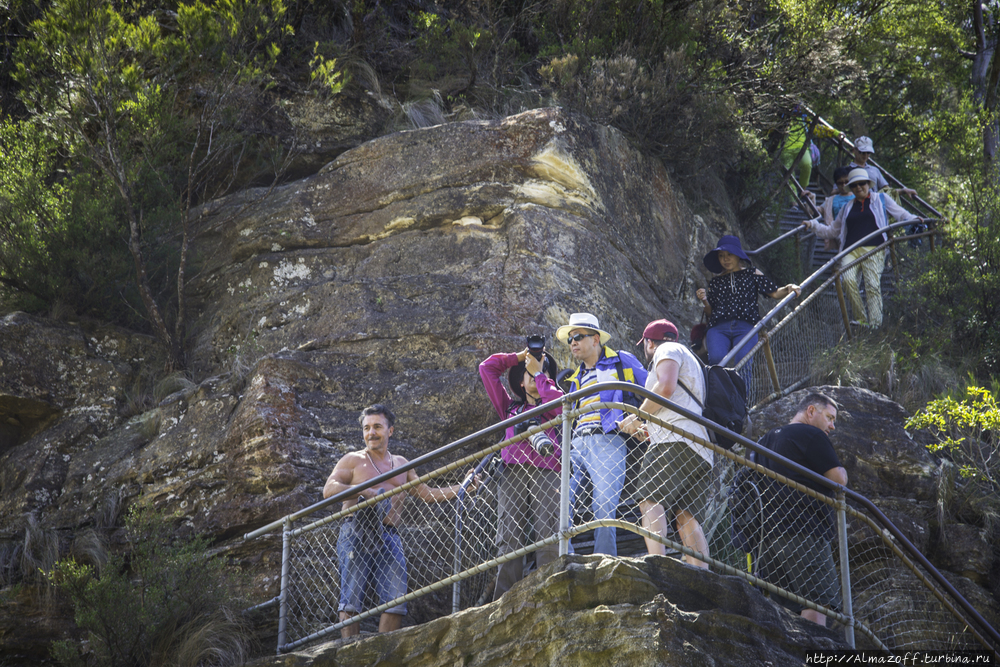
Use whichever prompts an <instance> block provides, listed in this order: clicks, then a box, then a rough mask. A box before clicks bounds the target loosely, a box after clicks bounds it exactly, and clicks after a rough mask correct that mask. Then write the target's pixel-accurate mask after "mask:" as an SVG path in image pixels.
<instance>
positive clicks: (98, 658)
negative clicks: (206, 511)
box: [50, 508, 251, 667]
mask: <svg viewBox="0 0 1000 667" xmlns="http://www.w3.org/2000/svg"><path fill="white" fill-rule="evenodd" d="M125 535H126V539H127V542H128V548H129V549H128V552H127V553H125V554H112V555H110V556H108V558H107V561H106V562H105V563H104V566H103V567H102V568H101V572H100V574H99V575H98V574H97V573H96V572H95V569H94V567H93V566H92V565H88V564H81V563H80V562H79V561H77V560H75V559H73V558H70V559H65V560H61V561H59V562H58V563H57V564H56V566H55V568H54V569H53V571H52V574H51V575H50V579H51V580H52V581H53V582H54V583H55V584H56V586H57V587H58V588H59V590H60V591H62V592H63V593H65V594H66V595H68V596H69V598H70V600H71V602H72V604H73V608H74V612H75V620H76V623H77V625H78V626H79V627H80V628H82V629H83V630H86V632H87V637H88V644H89V650H88V651H87V652H86V653H84V652H81V650H80V649H81V646H80V645H78V644H76V643H75V642H72V641H69V640H63V641H60V642H56V643H55V644H54V645H53V649H52V653H53V656H54V657H55V658H56V659H57V660H58V661H59V662H60V663H62V664H64V665H72V666H74V667H76V666H84V665H85V666H87V667H97V666H101V667H103V666H109V667H111V666H126V665H128V666H132V665H164V664H170V665H178V666H180V665H190V666H191V667H195V666H196V665H201V666H206V667H207V666H209V665H218V666H221V665H238V664H242V663H243V662H245V661H246V659H247V658H248V657H249V655H250V648H251V642H250V640H249V634H248V632H247V628H246V627H245V625H244V623H243V621H242V620H241V614H240V611H239V610H240V609H242V608H243V606H244V605H243V604H242V602H241V601H240V600H239V599H238V597H237V596H236V594H235V590H236V585H235V582H234V580H233V578H232V577H231V576H230V575H229V574H228V573H227V571H226V569H225V563H224V562H223V561H222V560H220V559H212V558H210V557H209V554H208V546H209V545H208V541H207V540H206V539H205V538H203V537H195V538H193V539H190V540H176V539H173V538H172V537H171V535H170V527H169V524H168V522H167V520H166V518H165V517H163V516H162V515H159V514H157V513H155V512H153V511H150V510H136V509H134V508H133V509H132V510H131V511H130V513H129V514H128V517H127V520H126V528H125Z"/></svg>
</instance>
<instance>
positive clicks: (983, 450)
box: [906, 385, 1000, 494]
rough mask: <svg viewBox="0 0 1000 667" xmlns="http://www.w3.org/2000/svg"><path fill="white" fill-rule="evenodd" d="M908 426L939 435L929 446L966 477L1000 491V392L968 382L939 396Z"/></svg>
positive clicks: (935, 436)
mask: <svg viewBox="0 0 1000 667" xmlns="http://www.w3.org/2000/svg"><path fill="white" fill-rule="evenodd" d="M906 428H908V429H926V430H928V431H929V432H930V433H931V434H932V435H933V436H934V438H935V442H934V443H933V444H931V445H928V449H930V450H931V451H932V452H934V453H937V454H943V455H944V456H947V457H948V458H949V459H951V460H952V462H953V463H955V465H957V466H958V468H959V471H960V473H961V475H962V477H965V478H966V479H971V480H974V481H976V482H978V483H980V484H982V485H984V486H986V487H988V488H990V489H991V490H992V491H993V493H994V494H995V493H997V492H1000V406H998V405H997V397H996V394H995V393H993V392H991V391H990V390H989V389H984V388H983V387H976V386H972V385H970V386H968V387H966V388H965V390H964V391H963V392H961V393H959V394H958V395H957V396H955V395H947V396H944V397H942V398H938V399H935V400H933V401H931V402H930V403H928V404H927V406H926V407H925V408H923V409H922V410H920V411H919V412H917V413H916V414H915V415H913V416H912V417H910V418H909V419H908V420H907V421H906Z"/></svg>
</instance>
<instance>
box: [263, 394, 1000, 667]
mask: <svg viewBox="0 0 1000 667" xmlns="http://www.w3.org/2000/svg"><path fill="white" fill-rule="evenodd" d="M607 390H620V391H622V392H626V391H627V392H631V393H633V394H635V395H637V396H640V397H642V398H646V399H649V400H651V401H653V402H654V403H656V404H658V405H660V406H663V407H666V408H668V409H669V410H671V411H673V412H675V413H676V414H678V415H680V416H682V417H684V418H686V419H689V420H691V421H693V422H695V423H698V424H700V425H702V426H704V427H705V428H707V429H710V430H712V431H714V432H716V433H718V434H720V435H723V436H725V437H727V438H729V439H731V440H733V441H735V442H737V443H739V444H741V445H743V447H744V448H745V449H746V450H747V451H754V452H758V453H766V456H767V458H768V459H770V460H772V461H776V462H778V463H780V464H781V465H784V466H785V467H787V468H789V469H791V470H795V471H796V472H798V473H799V474H801V475H803V476H804V477H806V478H808V479H810V480H812V481H814V482H816V483H818V484H820V485H822V486H823V487H825V488H827V489H830V490H831V491H832V492H833V495H836V496H837V497H839V498H850V499H851V500H853V501H854V502H856V503H858V504H860V505H862V506H863V507H864V508H865V509H866V510H867V511H868V512H870V513H871V515H872V516H874V517H875V520H876V521H877V522H878V524H880V526H881V527H882V528H883V529H884V530H886V531H887V532H888V533H889V534H891V535H892V536H893V538H895V539H896V541H897V542H898V544H899V545H900V546H901V548H902V549H903V550H904V551H906V552H908V553H909V555H910V556H912V557H913V558H914V559H915V560H916V561H917V562H919V563H920V565H921V566H922V567H923V568H924V569H925V570H926V571H927V572H928V573H930V575H931V577H932V578H933V579H934V581H935V582H936V583H937V584H938V585H939V586H940V587H941V589H943V590H944V591H945V592H946V593H947V594H948V596H949V597H950V598H951V599H953V600H954V601H955V602H956V603H957V604H958V605H959V607H961V609H962V610H963V611H964V612H965V613H966V614H968V616H969V618H971V619H972V620H973V621H974V622H975V623H976V625H977V626H979V627H980V628H981V629H982V630H983V631H984V634H986V635H988V636H989V637H990V639H991V640H992V641H993V642H995V647H996V646H1000V633H997V631H996V630H995V629H994V628H993V627H992V626H991V625H990V624H989V623H988V622H987V621H986V620H985V619H984V618H983V617H982V615H981V614H980V613H979V612H978V611H977V610H976V609H975V608H974V607H973V606H972V605H971V604H970V603H969V602H968V600H966V599H965V598H964V596H962V595H961V593H959V592H958V591H957V590H956V589H955V588H954V586H952V585H951V583H950V582H948V580H947V579H946V578H945V577H944V576H943V575H942V574H941V573H940V572H939V571H938V570H937V569H936V568H935V567H934V566H933V565H932V564H931V563H930V562H929V561H928V560H927V559H926V557H925V556H924V555H923V554H921V553H920V552H919V550H917V548H916V547H915V546H913V544H912V543H911V542H910V541H909V540H908V539H907V538H906V537H905V535H903V534H902V532H901V531H900V530H899V529H898V528H896V526H895V525H894V524H893V523H892V522H891V521H890V520H889V519H888V518H887V517H886V516H885V515H884V514H883V513H882V512H881V511H880V510H878V508H877V507H876V506H875V505H874V504H873V503H872V502H871V501H869V500H868V499H867V498H866V497H864V496H862V495H861V494H860V493H858V492H856V491H852V490H850V489H847V488H845V487H843V486H841V485H840V484H837V483H836V482H833V481H832V480H830V479H828V478H826V477H823V476H822V475H819V474H818V473H815V472H813V471H811V470H808V469H806V468H803V467H801V466H799V465H798V464H796V463H795V462H793V461H790V460H788V459H786V458H785V457H783V456H781V455H779V454H777V453H775V452H773V451H771V450H767V449H765V448H764V447H762V446H760V445H758V444H757V443H756V442H753V441H752V440H750V439H748V438H746V437H744V436H742V435H740V434H737V433H734V432H733V431H730V430H729V429H726V428H725V427H722V426H720V425H719V424H716V423H715V422H712V421H711V420H708V419H706V418H705V417H703V416H702V415H700V414H697V413H694V412H691V411H689V410H687V409H685V408H683V407H681V406H678V405H676V404H675V403H673V402H672V401H670V400H669V399H665V398H663V397H662V396H660V395H658V394H654V393H653V392H650V391H649V390H647V389H645V388H644V387H641V386H638V385H635V384H631V383H626V382H618V381H612V382H602V383H599V384H595V385H590V386H588V387H586V388H583V389H580V390H578V391H576V392H572V393H570V394H567V395H565V396H563V397H562V398H561V399H559V400H558V401H553V402H550V403H547V404H543V405H540V406H537V407H536V408H534V409H532V410H529V411H526V412H525V413H523V414H520V415H515V416H514V417H511V418H509V419H507V420H504V421H503V422H500V423H499V424H496V425H494V426H492V427H490V428H487V429H482V430H481V431H478V432H476V433H475V434H473V435H471V436H468V437H466V438H462V439H460V440H458V441H455V442H454V443H451V444H450V445H446V446H444V447H441V448H438V449H437V450H435V452H432V453H430V454H427V455H424V456H421V457H419V458H418V459H415V460H414V462H418V461H419V462H426V461H427V460H428V458H429V457H430V458H435V457H440V456H443V455H444V454H447V453H450V452H452V451H454V450H455V449H457V448H458V446H465V445H466V444H468V443H469V442H470V441H472V440H475V439H478V438H482V437H484V436H485V435H487V434H489V433H491V432H493V431H496V430H498V429H500V428H503V429H504V430H506V428H507V427H508V426H510V425H512V424H513V423H516V422H518V421H523V420H525V419H529V418H531V417H532V416H535V415H536V414H540V413H542V412H547V411H549V410H551V409H552V408H554V407H555V406H556V405H558V404H562V405H563V406H567V405H570V404H572V403H573V402H574V401H576V400H578V399H580V398H582V397H585V396H589V395H591V394H594V393H598V392H601V391H607ZM609 405H613V406H614V407H618V408H623V409H626V410H628V411H630V412H632V411H633V409H632V408H631V406H625V405H622V404H609ZM563 412H564V414H563V419H564V420H565V419H566V418H568V417H570V416H572V415H574V414H576V413H577V412H578V411H577V410H565V409H564V411H563ZM643 416H644V417H647V418H650V417H652V418H653V420H655V421H657V422H659V420H658V419H657V418H655V417H653V416H651V415H649V414H647V413H643ZM661 425H664V426H666V427H667V428H669V429H671V430H674V431H675V432H680V433H682V434H683V435H684V437H688V438H690V439H692V440H693V441H697V442H700V443H701V444H703V445H707V446H708V447H710V448H711V449H713V450H714V451H716V452H717V453H719V454H721V455H724V456H726V457H728V458H730V459H733V460H735V461H738V462H741V463H743V464H744V465H746V464H747V463H749V462H748V461H747V460H746V459H745V458H744V457H741V456H739V455H738V454H735V453H733V452H731V451H727V450H724V449H721V448H719V447H718V446H716V445H714V444H712V443H709V442H706V441H704V440H703V439H702V438H700V437H698V436H694V435H693V434H689V433H686V432H684V431H682V430H679V429H677V427H674V426H673V425H672V424H665V423H664V424H661ZM564 436H565V434H564ZM519 437H527V434H522V436H519ZM506 442H507V441H504V442H501V443H498V444H497V445H492V446H491V447H490V449H494V448H496V447H497V446H501V445H504V444H506ZM460 443H461V444H460ZM468 458H469V457H466V460H467V459H468ZM411 463H413V462H411ZM751 465H752V466H753V467H757V466H756V464H751ZM412 467H413V466H412V465H408V466H406V467H405V469H407V470H409V469H412ZM446 468H447V467H446ZM403 469H404V467H403V466H401V467H400V468H397V469H396V470H395V471H394V473H395V474H396V475H398V474H399V473H400V472H401V471H403ZM764 470H765V469H763V468H762V471H764ZM771 472H772V473H773V471H771ZM774 475H777V477H781V475H779V474H777V473H774ZM379 481H380V480H378V479H377V478H374V479H373V480H369V482H366V483H364V484H360V485H357V486H355V487H352V488H351V489H349V490H348V491H346V492H344V493H342V494H337V495H336V496H333V497H331V498H328V499H326V500H325V501H323V502H320V503H316V504H314V505H312V506H310V507H309V508H306V509H305V510H302V511H300V512H297V513H296V514H295V515H289V516H288V517H285V518H284V519H282V520H281V521H279V522H276V523H277V524H278V525H281V526H285V527H286V531H285V535H286V537H285V540H284V541H285V543H286V545H287V542H288V530H287V527H288V526H290V523H291V517H292V516H298V517H301V516H305V515H307V514H308V513H310V512H311V511H317V510H318V509H321V508H322V507H325V506H327V505H329V504H330V503H332V502H336V501H337V500H338V499H341V498H342V497H346V496H350V495H354V494H356V493H357V492H358V491H359V490H363V489H366V488H369V487H370V486H371V485H372V484H377V483H379ZM381 481H384V478H383V480H381ZM789 482H790V486H793V487H795V488H799V489H800V490H802V491H804V492H806V493H808V494H809V495H812V496H814V497H816V498H819V499H820V500H823V499H824V496H822V494H817V493H816V492H815V491H812V490H811V489H808V488H807V487H803V486H801V485H799V484H797V483H795V482H791V481H790V480H787V478H785V483H789ZM395 491H400V489H396V490H394V492H395ZM375 500H376V499H372V500H371V501H369V502H374V501H375ZM824 502H827V503H831V502H836V501H833V500H832V499H831V498H830V497H828V496H826V497H825V500H824ZM351 509H355V508H351ZM307 510H309V511H310V512H307ZM318 523H321V522H317V524H318ZM270 525H273V524H269V526H270ZM588 525H589V524H588ZM269 526H264V527H263V528H261V529H258V530H257V531H254V532H252V533H248V534H247V536H246V538H247V539H249V538H251V537H255V536H257V535H261V534H264V533H265V532H267V530H266V529H267V528H268V527H269ZM634 529H635V527H634V526H633V527H629V530H634ZM574 530H575V529H574ZM563 533H566V531H564V530H563V531H560V535H559V536H552V538H547V539H553V540H554V539H555V538H556V537H558V538H559V539H560V541H562V540H564V539H567V535H568V533H567V534H563ZM653 537H654V538H658V536H653ZM671 543H672V541H671ZM680 546H681V547H682V548H681V549H680V550H681V551H682V552H684V553H687V552H688V551H690V550H689V549H687V548H686V547H683V545H680ZM689 555H694V556H695V557H698V554H696V553H694V552H692V553H691V554H689ZM508 556H511V557H513V555H512V554H508ZM518 557H519V556H518ZM504 558H506V557H504ZM712 560H713V562H716V561H715V560H714V559H712ZM723 565H724V564H723ZM482 567H485V565H484V564H480V566H477V567H476V568H473V569H475V570H477V571H481V569H482ZM723 569H724V570H725V571H726V572H727V573H730V574H732V573H733V572H729V570H731V569H732V568H731V567H729V566H724V567H723ZM282 570H283V572H282V576H283V578H284V577H285V576H286V575H287V573H286V571H285V564H283V567H282ZM740 574H741V575H742V574H743V573H740ZM461 578H462V577H461V573H456V574H454V575H452V576H451V577H449V578H448V579H447V581H445V582H443V585H447V584H449V583H454V582H456V581H459V580H460V579H461ZM921 581H922V582H923V580H922V579H921ZM764 583H767V582H764ZM923 583H925V585H926V582H923ZM767 587H768V588H769V589H770V588H775V589H776V592H779V593H780V594H782V595H784V594H786V593H787V591H783V590H778V589H777V587H774V586H772V585H770V584H769V585H768V586H767ZM283 588H284V586H283ZM420 593H421V591H414V592H412V593H408V594H407V596H406V599H408V600H409V599H414V598H415V597H417V596H418V594H420ZM271 602H273V601H269V603H271ZM269 603H265V605H266V604H269ZM810 604H814V603H811V602H810ZM259 606H263V605H258V607H259ZM383 606H384V605H383ZM945 607H946V608H948V609H949V611H951V612H952V613H955V610H954V609H952V608H951V606H950V605H945ZM380 610H381V607H379V608H377V609H373V610H369V612H370V614H374V613H377V612H378V611H380ZM823 611H832V610H823ZM367 615H369V614H368V613H366V614H365V616H367ZM831 616H833V617H835V618H840V619H841V620H846V621H849V622H850V621H854V620H856V619H853V618H850V619H848V618H847V617H846V616H844V615H843V614H840V613H837V612H833V613H832V614H831ZM354 620H360V615H359V617H355V619H354ZM344 624H345V623H343V622H341V623H338V624H335V625H334V626H332V627H330V628H327V630H325V631H323V632H322V633H317V634H316V635H311V636H310V637H317V636H318V635H320V634H322V635H325V634H328V633H329V632H332V631H333V630H335V629H336V628H339V627H341V626H342V625H344ZM851 627H853V626H851ZM862 629H863V628H862ZM280 634H281V635H282V636H283V633H280ZM866 634H867V633H866ZM974 634H975V633H974ZM975 636H977V639H978V638H979V635H978V634H976V635H975ZM302 641H303V640H300V641H298V642H295V645H300V644H301V643H302ZM980 641H981V640H980ZM995 647H994V649H993V650H994V651H996V648H995ZM279 650H280V648H279Z"/></svg>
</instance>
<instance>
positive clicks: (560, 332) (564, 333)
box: [556, 313, 611, 345]
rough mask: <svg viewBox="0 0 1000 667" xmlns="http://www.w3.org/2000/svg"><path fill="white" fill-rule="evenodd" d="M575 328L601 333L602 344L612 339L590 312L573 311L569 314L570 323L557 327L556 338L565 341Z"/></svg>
mask: <svg viewBox="0 0 1000 667" xmlns="http://www.w3.org/2000/svg"><path fill="white" fill-rule="evenodd" d="M573 329H593V330H594V331H596V332H597V333H599V334H601V345H603V344H604V343H607V342H608V341H609V340H611V334H609V333H608V332H607V331H605V330H604V329H602V328H601V323H600V322H598V321H597V318H596V317H594V316H593V315H591V314H590V313H573V314H572V315H570V316H569V324H564V325H563V326H561V327H559V328H558V329H556V338H557V339H558V340H560V341H562V342H563V343H565V342H567V340H568V339H569V332H570V331H572V330H573Z"/></svg>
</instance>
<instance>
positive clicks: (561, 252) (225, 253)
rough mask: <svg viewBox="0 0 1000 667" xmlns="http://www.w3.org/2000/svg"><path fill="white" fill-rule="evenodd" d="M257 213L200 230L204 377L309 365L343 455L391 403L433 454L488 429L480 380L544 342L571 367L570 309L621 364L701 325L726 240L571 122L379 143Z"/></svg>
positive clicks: (234, 209)
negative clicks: (367, 411) (711, 274)
mask: <svg viewBox="0 0 1000 667" xmlns="http://www.w3.org/2000/svg"><path fill="white" fill-rule="evenodd" d="M250 197H252V193H251V194H250V195H247V196H244V197H234V198H231V199H229V200H226V201H225V202H220V203H217V204H216V205H214V206H213V207H211V208H207V209H206V210H205V216H204V217H203V219H202V221H201V223H200V225H199V227H198V230H197V234H196V240H195V250H194V253H195V254H196V255H198V256H199V257H201V261H200V266H199V270H200V278H199V280H198V281H197V283H196V284H194V285H192V309H193V310H194V311H195V312H197V313H198V315H197V321H196V322H195V323H194V325H193V326H192V330H191V331H192V336H193V348H192V350H191V358H192V360H193V365H194V368H195V369H196V372H197V373H199V374H202V373H204V374H215V373H219V372H221V371H223V370H225V369H226V368H227V367H229V368H232V367H233V366H234V365H239V364H240V363H245V364H246V365H250V364H252V361H253V360H254V359H255V358H256V357H259V356H261V355H264V354H271V353H277V352H280V351H282V350H287V351H293V352H299V353H300V354H299V355H298V357H297V358H298V359H301V360H303V361H306V362H308V363H310V364H313V365H314V366H316V367H317V368H318V369H319V371H320V373H321V374H322V376H323V377H324V378H325V379H324V380H323V381H322V383H323V385H324V386H323V387H322V389H321V391H322V392H324V393H325V394H326V396H325V397H324V398H325V399H326V400H327V401H328V402H329V403H330V404H331V405H332V406H334V407H335V408H336V409H335V413H339V415H340V416H338V418H337V419H336V420H335V421H334V422H333V423H331V424H328V426H329V427H330V428H332V429H333V431H334V433H335V434H336V436H335V437H336V438H337V439H341V440H345V439H349V438H353V437H355V435H354V434H355V426H354V419H353V416H354V414H356V412H357V410H359V409H360V408H361V407H363V406H364V405H366V404H368V403H372V402H376V401H381V402H387V403H390V404H392V405H393V406H394V407H395V408H396V409H397V410H398V412H399V413H400V428H399V429H397V430H398V431H399V434H400V435H402V434H403V433H405V438H401V439H405V440H407V441H408V442H410V443H412V444H413V445H414V446H416V447H417V449H418V450H421V451H427V450H428V449H430V448H432V447H434V446H439V445H442V444H444V443H446V442H448V441H450V440H453V439H456V438H458V437H460V436H462V435H465V434H468V433H469V432H471V431H474V430H476V429H477V428H480V427H481V426H482V425H483V424H484V423H486V421H487V420H488V419H490V409H489V405H488V403H487V402H486V400H485V394H484V393H483V392H482V390H481V388H480V387H479V379H478V376H477V374H476V372H475V368H476V366H477V364H478V363H479V361H481V360H482V359H483V358H485V357H486V356H488V355H489V354H490V353H492V352H495V351H498V350H515V349H520V348H521V347H523V345H524V343H523V340H524V336H525V335H526V334H529V333H543V334H547V335H548V336H549V337H550V344H549V347H550V350H551V351H552V352H553V353H554V354H555V356H556V357H557V358H558V359H559V361H560V362H561V364H563V365H565V364H567V363H568V362H569V359H570V358H569V354H568V349H566V348H565V346H562V345H560V344H558V343H557V342H555V341H554V340H552V339H551V337H552V333H553V330H554V329H555V328H556V327H557V326H559V325H561V324H564V323H565V321H566V319H567V318H568V314H569V313H570V312H573V311H577V310H589V311H592V312H594V313H596V314H597V315H598V316H599V317H600V318H601V322H602V324H603V325H604V326H605V327H606V328H607V329H608V330H609V331H611V332H612V333H613V334H614V340H613V342H612V344H613V345H616V346H618V347H623V348H627V349H632V347H633V344H634V341H635V340H636V338H637V337H638V332H639V331H641V329H642V327H643V326H644V325H645V323H646V322H648V321H649V320H651V319H654V318H657V317H663V316H670V317H673V318H674V319H675V320H677V321H678V322H680V323H681V324H684V323H686V322H691V321H693V320H694V319H695V310H696V309H695V307H694V304H693V300H692V295H693V293H694V282H695V276H697V275H698V270H697V268H696V267H697V266H699V265H700V257H701V253H702V252H703V251H704V249H705V248H706V247H709V244H710V243H713V242H714V240H715V239H714V236H715V234H714V232H712V231H711V230H709V229H708V228H707V226H705V225H704V224H702V225H695V226H692V224H691V223H690V214H688V213H687V212H686V209H685V207H684V204H683V202H682V201H681V200H680V197H679V195H678V194H677V193H676V192H675V190H674V188H673V186H672V185H671V183H670V181H669V180H668V178H667V176H666V172H665V171H664V170H663V168H662V166H660V165H659V164H658V163H656V162H654V161H651V160H648V159H645V158H644V157H642V156H641V155H640V154H639V153H638V152H636V151H635V150H634V149H633V148H632V147H630V146H629V145H628V144H627V143H626V142H625V141H624V139H623V138H622V136H621V135H619V134H618V133H617V132H615V131H614V130H609V129H607V128H603V127H600V126H596V125H593V124H591V123H589V122H587V121H586V120H584V119H582V118H580V117H577V116H572V115H569V114H566V113H564V112H562V111H560V110H558V109H543V110H537V111H532V112H527V113H524V114H521V115H520V116H515V117H512V118H508V119H506V120H504V121H499V122H485V121H483V122H463V123H456V124H451V125H442V126H437V127H432V128H427V129H424V130H419V131H411V132H400V133H397V134H393V135H390V136H386V137H381V138H379V139H377V140H374V141H371V142H368V143H367V144H364V145H362V146H360V147H358V148H356V149H353V150H350V151H348V152H346V153H344V154H342V155H341V156H340V157H339V158H338V159H337V160H336V161H335V162H333V163H332V164H330V165H329V166H328V167H326V168H325V169H324V170H323V172H322V173H320V174H318V175H316V176H314V177H311V178H308V179H304V180H302V181H299V182H297V183H294V184H291V185H289V186H286V187H283V188H280V189H278V190H277V191H276V192H274V193H273V194H272V195H271V196H270V198H268V199H266V200H265V201H263V202H262V203H260V204H259V205H256V206H254V207H252V208H251V211H252V213H239V214H238V215H237V213H238V212H240V211H241V210H242V209H241V207H244V206H245V205H246V204H247V202H248V199H249V198H250ZM244 359H246V361H245V362H243V361H242V360H244Z"/></svg>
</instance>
